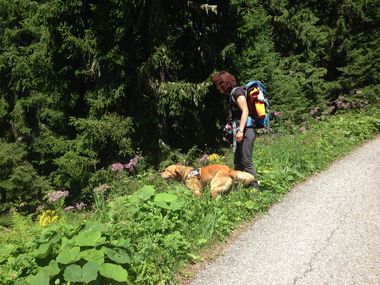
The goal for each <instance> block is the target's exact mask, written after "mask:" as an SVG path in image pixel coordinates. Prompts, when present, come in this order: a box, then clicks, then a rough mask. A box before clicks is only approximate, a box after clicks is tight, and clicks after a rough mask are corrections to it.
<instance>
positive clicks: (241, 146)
mask: <svg viewBox="0 0 380 285" xmlns="http://www.w3.org/2000/svg"><path fill="white" fill-rule="evenodd" d="M255 139H256V133H255V129H254V128H245V130H244V139H243V141H241V142H237V141H236V138H235V132H234V144H233V146H234V164H235V169H236V170H242V171H246V172H249V173H251V174H252V175H253V176H254V177H255V180H257V173H256V169H255V166H254V165H253V160H252V151H253V145H254V143H255Z"/></svg>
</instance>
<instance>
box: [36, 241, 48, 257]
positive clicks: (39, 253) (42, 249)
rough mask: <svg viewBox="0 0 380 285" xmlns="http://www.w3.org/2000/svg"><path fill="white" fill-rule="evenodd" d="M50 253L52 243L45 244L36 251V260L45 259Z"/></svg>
mask: <svg viewBox="0 0 380 285" xmlns="http://www.w3.org/2000/svg"><path fill="white" fill-rule="evenodd" d="M50 251H51V243H50V242H49V243H43V244H41V245H40V246H39V247H38V249H37V250H36V252H35V256H36V258H39V259H43V258H45V257H46V256H48V255H49V253H50Z"/></svg>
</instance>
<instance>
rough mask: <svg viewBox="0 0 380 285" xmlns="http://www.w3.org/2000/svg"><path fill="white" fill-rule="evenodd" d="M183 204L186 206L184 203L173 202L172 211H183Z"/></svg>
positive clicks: (171, 204)
mask: <svg viewBox="0 0 380 285" xmlns="http://www.w3.org/2000/svg"><path fill="white" fill-rule="evenodd" d="M183 204H184V201H179V200H178V201H173V202H171V203H170V209H171V210H173V211H177V210H179V209H182V207H183Z"/></svg>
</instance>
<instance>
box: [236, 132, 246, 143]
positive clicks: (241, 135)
mask: <svg viewBox="0 0 380 285" xmlns="http://www.w3.org/2000/svg"><path fill="white" fill-rule="evenodd" d="M243 139H244V133H243V132H241V131H237V132H236V141H237V142H241V141H243Z"/></svg>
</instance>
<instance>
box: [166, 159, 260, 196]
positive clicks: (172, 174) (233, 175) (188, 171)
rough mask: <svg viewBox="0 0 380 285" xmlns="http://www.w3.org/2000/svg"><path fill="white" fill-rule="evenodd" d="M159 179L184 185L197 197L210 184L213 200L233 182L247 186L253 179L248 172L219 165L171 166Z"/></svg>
mask: <svg viewBox="0 0 380 285" xmlns="http://www.w3.org/2000/svg"><path fill="white" fill-rule="evenodd" d="M161 177H162V178H164V179H174V180H177V181H180V182H183V183H185V184H186V186H187V187H189V188H190V189H191V190H192V191H193V193H194V195H195V196H197V197H199V196H200V195H201V192H202V189H203V187H204V186H206V185H208V184H210V187H211V196H212V197H213V198H215V197H217V196H218V195H219V194H220V193H223V192H225V191H227V190H228V189H229V188H230V186H231V184H232V183H233V182H240V183H242V184H243V185H244V186H247V185H249V184H251V183H252V182H253V180H254V179H255V178H254V177H253V175H252V174H250V173H248V172H243V171H238V170H232V169H231V168H229V167H228V166H225V165H220V164H210V165H207V166H204V167H201V168H199V169H194V168H193V167H188V166H183V165H180V164H173V165H170V166H168V167H167V168H166V169H165V170H164V171H162V172H161Z"/></svg>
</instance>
